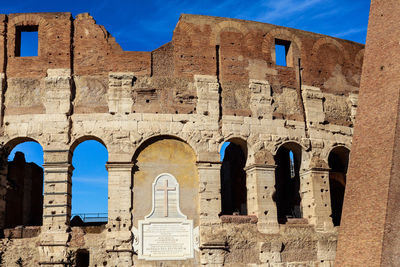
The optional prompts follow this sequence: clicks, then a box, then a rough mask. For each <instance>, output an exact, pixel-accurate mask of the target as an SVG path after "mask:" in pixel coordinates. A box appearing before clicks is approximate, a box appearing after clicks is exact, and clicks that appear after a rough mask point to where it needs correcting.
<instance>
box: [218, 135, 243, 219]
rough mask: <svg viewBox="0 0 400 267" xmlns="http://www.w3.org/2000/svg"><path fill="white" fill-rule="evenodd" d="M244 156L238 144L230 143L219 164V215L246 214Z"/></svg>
mask: <svg viewBox="0 0 400 267" xmlns="http://www.w3.org/2000/svg"><path fill="white" fill-rule="evenodd" d="M245 165H246V157H245V153H244V152H243V150H242V148H241V147H240V145H237V144H235V143H232V142H231V143H230V144H229V145H228V146H227V147H226V149H225V155H224V159H223V161H222V165H221V207H222V211H221V215H232V214H240V215H247V189H246V172H245V170H244V167H245Z"/></svg>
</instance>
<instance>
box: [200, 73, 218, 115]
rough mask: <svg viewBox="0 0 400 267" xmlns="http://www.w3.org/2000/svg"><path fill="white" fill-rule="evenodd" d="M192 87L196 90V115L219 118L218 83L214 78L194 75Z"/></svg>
mask: <svg viewBox="0 0 400 267" xmlns="http://www.w3.org/2000/svg"><path fill="white" fill-rule="evenodd" d="M194 85H195V87H196V89H197V97H198V100H197V107H196V110H197V113H198V114H201V115H208V116H211V117H214V118H215V117H216V118H218V116H219V92H218V91H219V83H218V79H217V77H216V76H211V75H195V76H194Z"/></svg>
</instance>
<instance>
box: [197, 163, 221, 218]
mask: <svg viewBox="0 0 400 267" xmlns="http://www.w3.org/2000/svg"><path fill="white" fill-rule="evenodd" d="M197 168H198V171H199V182H200V185H199V193H200V225H209V224H219V223H220V219H219V214H220V212H221V182H220V179H221V177H220V171H221V163H220V162H198V163H197Z"/></svg>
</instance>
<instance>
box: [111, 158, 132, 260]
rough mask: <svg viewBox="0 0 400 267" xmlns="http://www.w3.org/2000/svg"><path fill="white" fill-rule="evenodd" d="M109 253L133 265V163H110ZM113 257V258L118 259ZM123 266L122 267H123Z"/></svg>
mask: <svg viewBox="0 0 400 267" xmlns="http://www.w3.org/2000/svg"><path fill="white" fill-rule="evenodd" d="M106 168H107V170H108V224H107V252H108V253H112V254H116V253H118V254H119V256H118V258H119V260H120V261H122V262H123V264H122V262H121V264H122V265H124V266H131V265H132V253H133V249H132V245H133V243H132V232H131V228H132V213H131V211H132V168H133V163H132V162H108V163H107V165H106ZM116 256H117V255H112V256H111V257H116ZM122 265H121V266H122Z"/></svg>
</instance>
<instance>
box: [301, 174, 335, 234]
mask: <svg viewBox="0 0 400 267" xmlns="http://www.w3.org/2000/svg"><path fill="white" fill-rule="evenodd" d="M300 194H301V197H302V200H301V206H302V210H303V217H304V218H306V219H308V222H309V223H310V224H313V225H315V229H316V230H317V231H333V223H332V218H331V217H330V215H331V213H332V211H331V201H330V193H329V170H327V169H315V168H312V169H309V170H307V171H303V172H302V173H300Z"/></svg>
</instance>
